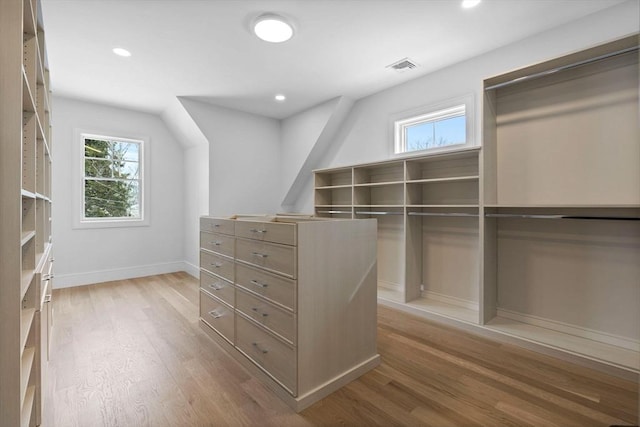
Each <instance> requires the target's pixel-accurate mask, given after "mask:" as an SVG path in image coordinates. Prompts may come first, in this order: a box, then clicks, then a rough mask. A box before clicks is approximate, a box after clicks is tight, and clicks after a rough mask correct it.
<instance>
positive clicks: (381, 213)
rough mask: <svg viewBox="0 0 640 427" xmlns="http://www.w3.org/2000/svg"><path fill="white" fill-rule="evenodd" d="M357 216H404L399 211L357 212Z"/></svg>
mask: <svg viewBox="0 0 640 427" xmlns="http://www.w3.org/2000/svg"><path fill="white" fill-rule="evenodd" d="M356 215H404V213H403V212H397V211H390V212H389V211H356Z"/></svg>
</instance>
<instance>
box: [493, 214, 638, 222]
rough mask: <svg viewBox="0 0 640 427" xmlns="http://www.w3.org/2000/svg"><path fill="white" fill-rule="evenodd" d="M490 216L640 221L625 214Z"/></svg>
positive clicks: (502, 216)
mask: <svg viewBox="0 0 640 427" xmlns="http://www.w3.org/2000/svg"><path fill="white" fill-rule="evenodd" d="M485 216H486V217H490V218H527V219H588V220H605V221H640V218H637V217H624V216H588V215H555V214H554V215H537V214H531V215H529V214H489V213H488V214H485Z"/></svg>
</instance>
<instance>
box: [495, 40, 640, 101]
mask: <svg viewBox="0 0 640 427" xmlns="http://www.w3.org/2000/svg"><path fill="white" fill-rule="evenodd" d="M638 48H639V46H634V47H628V48H626V49H622V50H618V51H615V52H611V53H607V54H604V55H600V56H596V57H594V58H589V59H585V60H583V61H578V62H574V63H573V64H567V65H562V66H560V67H556V68H552V69H550V70H546V71H541V72H539V73H534V74H529V75H527V76H523V77H518V78H516V79H513V80H509V81H506V82H503V83H497V84H495V85H491V86H488V87H486V88H484V90H492V89H498V88H501V87H505V86H511V85H512V84H516V83H522V82H526V81H529V80H533V79H537V78H539V77H544V76H548V75H549V74H554V73H557V72H559V71H566V70H571V69H573V68H578V67H581V66H583V65H587V64H591V63H594V62H598V61H602V60H604V59H608V58H612V57H614V56H619V55H624V54H625V53H630V52H634V51H637V50H638Z"/></svg>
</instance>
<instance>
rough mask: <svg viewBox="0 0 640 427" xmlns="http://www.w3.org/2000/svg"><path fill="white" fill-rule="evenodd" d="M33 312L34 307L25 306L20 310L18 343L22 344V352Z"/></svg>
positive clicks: (34, 311) (29, 329)
mask: <svg viewBox="0 0 640 427" xmlns="http://www.w3.org/2000/svg"><path fill="white" fill-rule="evenodd" d="M35 314H36V309H35V308H25V309H23V310H22V314H21V315H20V343H21V344H22V345H21V347H20V348H21V349H22V352H24V350H25V346H26V344H27V339H28V338H29V332H30V331H31V326H32V325H33V318H34V317H35Z"/></svg>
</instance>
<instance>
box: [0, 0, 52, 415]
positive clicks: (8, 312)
mask: <svg viewBox="0 0 640 427" xmlns="http://www.w3.org/2000/svg"><path fill="white" fill-rule="evenodd" d="M0 16H2V25H0V93H2V97H1V98H0V182H2V186H1V187H0V200H2V203H0V218H1V221H0V348H2V357H1V358H0V378H2V381H1V382H0V407H1V409H2V411H1V412H2V423H3V425H5V424H6V425H11V426H18V425H20V426H35V425H40V424H41V423H42V412H41V403H42V402H43V396H42V376H43V369H42V368H43V366H44V365H43V361H46V357H48V356H47V353H45V359H43V353H42V351H43V348H42V340H41V334H40V330H41V329H42V328H43V325H42V323H41V322H42V310H43V305H42V298H41V296H42V294H43V292H49V291H48V290H47V291H44V290H43V287H45V286H46V289H50V287H49V286H48V285H49V281H50V277H51V276H52V266H51V262H52V258H51V219H50V218H51V159H52V156H51V138H50V135H51V131H50V99H49V96H50V95H49V72H48V70H47V59H46V51H45V47H44V31H43V29H42V28H43V26H42V16H41V11H40V3H39V1H38V0H7V1H4V2H2V3H1V4H0ZM45 275H46V281H45V280H44V279H45V277H44V276H45ZM46 319H47V321H48V319H49V317H48V316H47V317H46ZM44 327H45V328H47V329H48V325H45V326H44Z"/></svg>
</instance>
